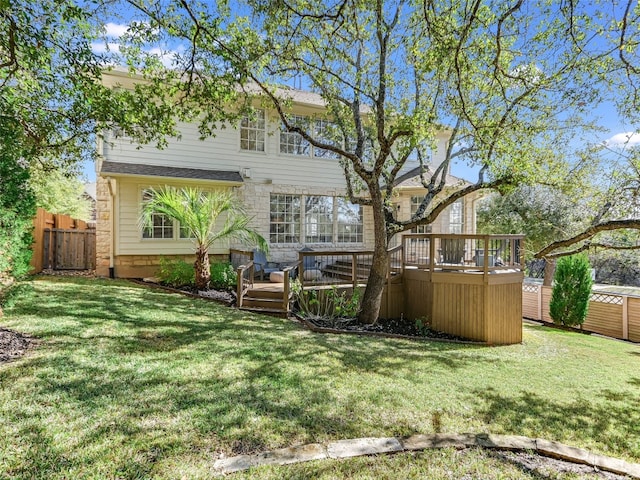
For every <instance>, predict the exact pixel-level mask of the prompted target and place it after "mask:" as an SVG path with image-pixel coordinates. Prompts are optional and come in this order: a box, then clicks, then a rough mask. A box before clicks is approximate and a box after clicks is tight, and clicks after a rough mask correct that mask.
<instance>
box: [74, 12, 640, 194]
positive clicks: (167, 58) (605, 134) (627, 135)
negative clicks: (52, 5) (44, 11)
mask: <svg viewBox="0 0 640 480" xmlns="http://www.w3.org/2000/svg"><path fill="white" fill-rule="evenodd" d="M121 18H122V14H121ZM129 21H130V20H129V19H128V18H127V19H125V20H124V21H119V22H110V23H106V24H105V26H104V29H105V40H104V41H96V42H94V44H93V49H94V51H95V52H96V53H105V52H109V51H110V52H113V53H117V52H118V51H119V44H118V38H119V37H120V36H122V35H123V34H124V33H125V32H126V31H127V28H128V25H127V23H128V22H129ZM176 51H180V46H179V45H178V46H172V49H162V48H160V47H156V48H153V49H150V50H149V53H153V54H155V55H157V56H159V57H160V58H162V59H163V61H164V62H165V63H166V64H167V65H169V64H170V63H171V55H172V52H176ZM590 120H593V121H594V122H596V123H597V124H598V125H600V126H602V127H603V129H604V130H603V131H602V132H599V133H598V134H597V135H595V136H594V138H593V139H592V140H591V141H590V142H591V143H594V144H596V143H602V142H606V143H607V144H608V145H610V146H612V147H616V146H622V145H624V144H625V143H626V144H627V145H628V146H632V145H638V144H640V134H634V133H633V132H634V130H635V129H634V127H633V125H630V124H629V123H627V122H625V120H624V119H622V118H620V116H619V115H618V113H617V111H616V109H615V107H614V105H612V104H611V103H604V104H602V105H600V106H599V107H598V108H595V109H594V110H593V111H592V118H591V119H590ZM580 141H583V140H580ZM580 146H582V145H576V147H580ZM145 148H155V147H153V146H145ZM476 172H477V169H473V168H469V167H467V166H465V165H453V166H452V171H451V173H452V174H453V175H456V176H459V177H462V178H465V179H467V180H471V181H473V180H475V179H476V176H477V174H476ZM82 174H83V176H84V177H85V179H86V180H87V181H91V182H93V181H95V177H96V175H95V167H94V165H93V162H86V163H85V164H84V165H83V172H82Z"/></svg>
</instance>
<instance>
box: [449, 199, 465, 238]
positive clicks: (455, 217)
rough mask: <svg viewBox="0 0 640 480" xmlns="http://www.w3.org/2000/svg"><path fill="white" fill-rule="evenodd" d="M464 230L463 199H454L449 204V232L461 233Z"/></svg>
mask: <svg viewBox="0 0 640 480" xmlns="http://www.w3.org/2000/svg"><path fill="white" fill-rule="evenodd" d="M463 230H464V200H463V199H462V198H461V199H460V200H456V201H455V202H453V203H452V204H451V205H449V233H462V231H463Z"/></svg>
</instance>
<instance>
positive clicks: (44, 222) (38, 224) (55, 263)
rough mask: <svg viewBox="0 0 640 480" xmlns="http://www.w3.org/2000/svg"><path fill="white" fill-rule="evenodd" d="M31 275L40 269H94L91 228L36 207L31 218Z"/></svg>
mask: <svg viewBox="0 0 640 480" xmlns="http://www.w3.org/2000/svg"><path fill="white" fill-rule="evenodd" d="M33 237H34V242H33V245H32V251H33V255H32V259H31V267H32V269H31V273H40V272H41V271H42V270H43V269H46V268H53V269H73V270H87V269H93V268H95V263H96V262H95V255H96V246H95V242H96V240H95V238H96V237H95V228H93V227H89V225H88V224H87V223H86V222H84V221H83V220H77V219H74V218H71V217H70V216H69V215H62V214H53V213H50V212H47V211H46V210H44V209H42V208H38V209H37V211H36V216H35V217H34V219H33Z"/></svg>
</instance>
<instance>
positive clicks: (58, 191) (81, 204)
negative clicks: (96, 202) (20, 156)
mask: <svg viewBox="0 0 640 480" xmlns="http://www.w3.org/2000/svg"><path fill="white" fill-rule="evenodd" d="M29 176H30V179H29V186H30V187H31V189H32V190H33V193H34V195H35V197H36V206H38V207H41V208H44V209H45V210H47V211H48V212H51V213H61V214H63V215H69V216H71V217H73V218H78V219H80V220H84V221H89V217H90V213H91V205H90V203H89V200H88V199H87V198H86V197H84V196H83V194H84V184H83V182H82V180H80V178H79V177H78V176H76V175H74V174H72V173H65V172H63V171H61V170H59V169H54V170H44V169H42V168H41V167H39V166H37V165H35V166H32V167H31V169H30V172H29Z"/></svg>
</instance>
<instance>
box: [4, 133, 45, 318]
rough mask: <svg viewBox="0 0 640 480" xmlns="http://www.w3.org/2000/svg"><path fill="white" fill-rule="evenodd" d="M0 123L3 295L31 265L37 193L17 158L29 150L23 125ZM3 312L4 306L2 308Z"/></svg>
mask: <svg viewBox="0 0 640 480" xmlns="http://www.w3.org/2000/svg"><path fill="white" fill-rule="evenodd" d="M8 126H9V125H8V124H7V123H0V138H2V139H3V140H2V142H0V298H1V297H2V292H3V290H4V288H6V287H8V286H9V285H10V284H11V283H12V282H13V279H14V278H20V277H22V276H23V275H26V274H27V273H28V271H29V269H30V260H31V249H30V247H31V243H32V241H33V238H32V235H31V231H32V229H33V224H32V218H33V215H34V214H35V211H36V206H35V197H34V195H33V193H32V192H31V190H29V189H28V188H24V187H25V184H26V181H27V179H28V178H29V171H28V168H27V166H26V165H24V164H21V163H19V162H17V161H16V159H17V158H21V157H22V156H23V155H25V154H27V152H24V150H23V149H22V142H21V139H20V138H19V137H20V129H19V128H7V127H8ZM0 313H1V308H0Z"/></svg>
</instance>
